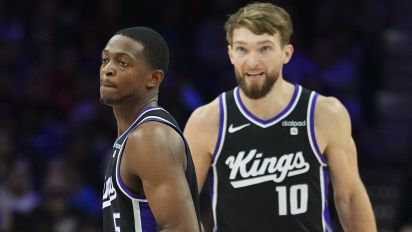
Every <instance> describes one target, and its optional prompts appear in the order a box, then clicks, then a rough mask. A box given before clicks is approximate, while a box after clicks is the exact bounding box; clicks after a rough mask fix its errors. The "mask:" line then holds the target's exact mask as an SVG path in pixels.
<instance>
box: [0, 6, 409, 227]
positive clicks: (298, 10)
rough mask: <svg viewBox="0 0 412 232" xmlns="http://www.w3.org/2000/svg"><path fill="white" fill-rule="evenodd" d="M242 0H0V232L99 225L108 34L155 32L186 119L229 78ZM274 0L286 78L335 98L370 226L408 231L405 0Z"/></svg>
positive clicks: (168, 96)
mask: <svg viewBox="0 0 412 232" xmlns="http://www.w3.org/2000/svg"><path fill="white" fill-rule="evenodd" d="M247 2H248V1H235V0H214V1H202V0H193V1H189V0H180V1H160V0H151V1H138V0H134V1H132V0H129V1H116V0H88V1H80V0H72V1H63V0H13V1H5V0H0V231H4V232H11V231H13V232H14V231H41V232H48V231H53V232H71V231H80V232H94V231H101V202H100V201H101V195H102V186H103V170H104V167H105V159H106V157H107V156H108V155H109V153H110V151H111V146H112V143H113V141H114V139H115V137H116V134H115V133H116V128H115V120H114V117H113V115H112V110H111V108H110V107H107V106H104V105H102V104H100V103H99V100H98V96H99V88H98V87H99V81H98V80H99V74H98V70H99V65H100V58H101V50H102V48H103V47H104V45H105V43H106V41H107V40H108V39H109V38H110V37H111V35H112V34H113V33H114V32H116V31H117V30H119V29H121V28H125V27H129V26H149V27H152V28H154V29H156V30H158V31H159V32H160V33H161V34H163V35H164V36H165V38H166V40H167V42H168V43H169V46H170V48H171V64H170V71H169V73H168V74H167V77H166V80H165V82H164V83H163V85H162V87H161V90H160V104H161V105H162V106H164V107H165V108H166V109H168V110H169V111H170V112H171V113H172V114H173V115H175V116H176V118H177V120H178V122H179V124H180V126H181V127H182V128H183V127H184V125H185V122H186V120H187V118H188V116H189V114H190V113H191V112H192V110H193V109H195V108H196V107H197V106H199V105H200V104H203V103H206V102H208V101H211V100H212V99H213V98H214V97H216V96H217V95H218V94H219V93H220V92H221V91H225V90H228V89H230V88H232V87H233V86H234V84H235V81H234V76H233V70H232V66H231V65H230V63H229V60H228V57H227V55H226V41H225V32H224V29H223V24H224V21H225V20H226V19H227V15H228V14H230V13H233V12H234V11H235V10H236V9H237V8H238V7H240V6H243V5H244V4H245V3H247ZM272 2H274V3H277V4H279V5H281V6H283V7H285V8H286V9H287V10H288V11H289V12H290V13H291V15H292V19H293V22H294V26H295V33H294V35H293V39H292V42H293V44H294V46H295V54H294V56H293V58H292V61H291V62H290V64H288V65H286V67H285V74H284V76H285V79H287V80H289V81H292V82H298V83H301V84H302V85H303V86H305V87H308V88H313V89H315V90H317V91H319V92H320V93H322V94H325V95H334V96H336V97H338V98H339V99H340V100H341V101H342V102H343V103H344V105H345V106H346V107H347V108H348V110H349V112H350V114H351V117H352V123H353V136H354V138H355V140H356V143H357V147H358V156H359V166H360V173H361V176H362V178H363V180H364V182H365V184H366V187H367V190H368V192H369V194H370V197H371V201H372V204H373V208H374V212H375V215H376V218H377V222H378V227H379V231H385V232H386V231H388V232H389V231H407V226H408V225H409V231H411V230H412V229H411V225H412V169H411V167H410V165H411V164H412V145H411V141H412V135H411V134H412V94H411V93H410V89H411V88H412V80H411V75H412V8H411V7H410V4H409V3H408V0H393V1H390V0H356V1H355V0H346V1H345V0H320V1H309V0H288V1H272ZM334 219H335V220H336V215H334ZM335 227H336V231H340V230H341V229H340V228H339V226H338V224H337V223H335Z"/></svg>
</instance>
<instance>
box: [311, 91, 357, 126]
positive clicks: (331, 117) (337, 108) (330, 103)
mask: <svg viewBox="0 0 412 232" xmlns="http://www.w3.org/2000/svg"><path fill="white" fill-rule="evenodd" d="M315 115H316V116H315V119H316V121H320V122H331V123H335V122H341V123H342V120H345V119H346V120H348V119H349V113H348V111H347V110H346V108H345V106H344V105H343V104H342V103H341V102H340V101H339V100H338V99H337V98H335V97H326V96H322V95H319V97H318V100H317V102H316V108H315ZM316 124H317V123H316Z"/></svg>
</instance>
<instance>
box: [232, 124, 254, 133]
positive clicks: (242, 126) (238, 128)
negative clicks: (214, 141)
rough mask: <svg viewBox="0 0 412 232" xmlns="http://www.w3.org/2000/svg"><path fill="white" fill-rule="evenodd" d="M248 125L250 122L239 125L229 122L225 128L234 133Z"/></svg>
mask: <svg viewBox="0 0 412 232" xmlns="http://www.w3.org/2000/svg"><path fill="white" fill-rule="evenodd" d="M247 126H250V123H246V124H243V125H240V126H233V124H230V126H229V129H228V130H227V131H228V132H229V133H235V132H236V131H239V130H242V129H243V128H245V127H247Z"/></svg>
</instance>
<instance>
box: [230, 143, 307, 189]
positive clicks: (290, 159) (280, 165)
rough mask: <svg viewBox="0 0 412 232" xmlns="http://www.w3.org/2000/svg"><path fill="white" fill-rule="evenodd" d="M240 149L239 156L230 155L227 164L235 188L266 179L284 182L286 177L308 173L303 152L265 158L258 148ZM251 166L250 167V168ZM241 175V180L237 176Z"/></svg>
mask: <svg viewBox="0 0 412 232" xmlns="http://www.w3.org/2000/svg"><path fill="white" fill-rule="evenodd" d="M245 154H246V152H245V151H240V152H239V153H238V155H237V156H229V157H228V158H227V159H226V161H225V164H226V165H228V167H229V168H230V169H231V171H230V175H229V179H230V180H231V182H230V183H231V184H232V186H233V187H234V188H241V187H246V186H250V185H255V184H259V183H263V182H266V181H274V182H276V183H280V182H282V181H283V180H284V179H285V178H286V177H290V176H296V175H300V174H303V173H306V172H307V171H308V170H309V163H307V162H306V161H305V158H304V156H303V152H301V151H299V152H296V153H290V154H284V155H282V156H280V157H279V158H277V157H267V158H263V159H262V156H263V153H257V149H252V150H250V151H249V153H248V154H247V156H245ZM248 166H249V168H248ZM238 176H239V177H240V180H236V179H239V178H237V177H238Z"/></svg>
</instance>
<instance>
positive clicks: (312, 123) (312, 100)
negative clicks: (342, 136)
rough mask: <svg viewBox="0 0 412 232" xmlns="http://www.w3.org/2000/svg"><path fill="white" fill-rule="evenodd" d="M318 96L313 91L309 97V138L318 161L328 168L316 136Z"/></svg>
mask: <svg viewBox="0 0 412 232" xmlns="http://www.w3.org/2000/svg"><path fill="white" fill-rule="evenodd" d="M318 96H319V94H318V93H316V92H315V91H313V92H312V93H311V94H310V97H309V105H308V112H307V122H308V127H307V129H308V137H309V143H310V147H311V148H312V151H313V153H314V154H315V156H316V158H317V159H318V161H319V163H320V164H322V165H324V166H327V160H326V158H325V156H324V155H323V154H322V152H321V151H320V149H319V145H318V142H317V140H316V134H315V107H316V100H317V98H318Z"/></svg>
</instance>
